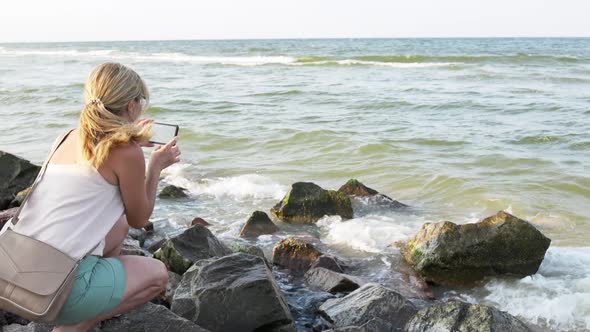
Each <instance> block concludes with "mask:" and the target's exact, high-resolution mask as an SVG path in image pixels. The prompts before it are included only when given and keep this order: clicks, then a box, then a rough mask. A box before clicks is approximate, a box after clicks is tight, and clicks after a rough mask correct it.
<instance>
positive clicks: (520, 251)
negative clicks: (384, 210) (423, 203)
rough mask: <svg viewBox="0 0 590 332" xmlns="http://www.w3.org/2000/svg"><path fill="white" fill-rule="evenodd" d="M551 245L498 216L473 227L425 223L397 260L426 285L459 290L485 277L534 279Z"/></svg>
mask: <svg viewBox="0 0 590 332" xmlns="http://www.w3.org/2000/svg"><path fill="white" fill-rule="evenodd" d="M550 243H551V240H550V239H549V238H547V237H545V236H544V235H543V234H542V233H541V232H539V231H538V230H537V229H536V228H535V227H534V226H533V225H531V224H530V223H528V222H526V221H524V220H522V219H519V218H517V217H515V216H513V215H511V214H509V213H506V212H504V211H500V212H498V213H497V214H496V215H494V216H491V217H488V218H485V219H483V220H482V221H480V222H478V223H474V224H465V225H456V224H454V223H452V222H449V221H445V222H439V223H427V224H424V225H423V226H422V228H421V229H420V231H419V232H418V234H416V236H414V238H412V239H411V240H410V241H408V243H407V244H406V246H405V247H404V248H403V249H402V255H403V257H404V259H405V260H406V261H407V262H408V263H409V264H410V265H411V266H412V267H413V268H414V269H415V270H416V272H417V273H418V274H419V275H421V276H422V277H423V278H424V279H425V280H427V281H429V282H434V283H438V284H446V285H461V284H471V283H473V282H475V281H478V280H480V279H482V278H484V277H485V276H493V275H499V274H508V275H514V276H517V277H524V276H528V275H531V274H534V273H536V272H537V270H538V269H539V265H540V264H541V262H542V261H543V258H544V256H545V252H546V251H547V248H549V244H550Z"/></svg>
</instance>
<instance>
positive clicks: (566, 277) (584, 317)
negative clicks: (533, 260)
mask: <svg viewBox="0 0 590 332" xmlns="http://www.w3.org/2000/svg"><path fill="white" fill-rule="evenodd" d="M485 289H486V290H488V291H489V292H490V294H489V295H488V296H486V297H485V298H484V301H486V302H489V304H492V305H494V306H495V307H497V308H499V309H501V310H504V311H508V312H509V313H511V314H513V315H517V316H521V317H524V318H525V319H527V320H529V321H531V322H533V323H536V324H539V325H547V326H549V327H550V328H552V329H556V330H590V247H587V248H569V247H551V248H549V250H548V251H547V253H546V255H545V260H544V261H543V263H542V264H541V267H540V268H539V271H538V272H537V274H535V275H533V276H530V277H526V278H523V279H520V280H514V281H506V280H494V281H490V282H489V283H488V284H486V286H485Z"/></svg>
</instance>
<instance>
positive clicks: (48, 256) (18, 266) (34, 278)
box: [0, 130, 98, 322]
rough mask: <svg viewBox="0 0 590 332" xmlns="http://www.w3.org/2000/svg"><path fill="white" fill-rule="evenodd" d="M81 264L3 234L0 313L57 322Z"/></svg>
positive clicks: (49, 248) (0, 238)
mask: <svg viewBox="0 0 590 332" xmlns="http://www.w3.org/2000/svg"><path fill="white" fill-rule="evenodd" d="M70 132H71V130H70V131H69V132H67V133H65V134H63V135H62V136H60V137H59V138H58V139H57V140H56V141H55V143H54V144H53V147H52V148H51V151H50V153H49V157H47V160H45V163H44V164H43V167H42V168H41V170H40V171H39V175H38V176H37V178H36V179H35V182H34V183H33V186H32V187H31V190H30V191H29V193H28V195H27V196H26V198H25V199H24V200H23V202H22V204H21V206H20V208H19V209H18V210H17V212H16V214H15V215H14V217H12V219H11V220H9V221H8V222H12V225H16V224H17V223H18V216H19V214H20V212H21V209H22V208H23V206H24V205H25V202H26V201H27V199H28V198H29V196H30V195H31V194H32V193H33V191H34V190H35V187H36V186H37V184H38V183H39V181H40V180H41V178H42V177H43V174H44V173H45V169H46V168H47V164H48V163H49V160H50V159H51V157H52V156H53V154H54V153H55V151H56V150H57V148H58V147H59V146H60V145H61V143H62V142H63V141H64V140H65V138H66V137H67V135H68V134H69V133H70ZM97 246H98V244H97V245H96V246H95V247H94V248H93V249H92V250H90V252H92V251H93V250H94V249H95V248H96V247H97ZM80 260H81V259H80ZM80 260H76V259H74V258H72V257H70V256H68V255H66V254H65V253H63V252H61V251H59V250H58V249H56V248H54V247H52V246H50V245H48V244H46V243H44V242H41V241H38V240H36V239H34V238H32V237H28V236H25V235H22V234H19V233H17V232H14V231H12V230H11V229H10V228H8V229H7V230H6V231H5V232H4V233H2V234H0V309H1V310H5V311H8V312H12V313H14V314H16V315H19V316H21V317H23V318H26V319H28V320H32V321H38V322H51V321H53V320H55V319H56V318H57V316H58V314H59V312H60V310H61V308H62V306H63V304H64V302H65V301H66V299H67V297H68V295H69V293H70V289H71V288H72V285H73V282H74V278H75V276H76V271H77V269H78V265H79V264H80Z"/></svg>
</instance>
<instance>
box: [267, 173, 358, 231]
mask: <svg viewBox="0 0 590 332" xmlns="http://www.w3.org/2000/svg"><path fill="white" fill-rule="evenodd" d="M270 211H271V213H272V214H273V215H275V216H276V217H277V218H279V219H280V220H282V221H285V222H289V223H301V224H311V223H315V222H316V221H318V220H319V219H320V218H322V217H323V216H325V215H339V216H340V217H342V218H343V219H350V218H352V204H351V202H350V198H348V197H347V196H346V195H344V194H342V193H339V192H337V191H335V190H325V189H322V188H321V187H320V186H318V185H316V184H314V183H311V182H296V183H294V184H293V185H292V186H291V190H290V191H289V193H287V195H286V196H285V197H284V198H283V200H282V201H280V202H279V203H278V204H277V205H276V206H274V207H273V208H272V209H271V210H270Z"/></svg>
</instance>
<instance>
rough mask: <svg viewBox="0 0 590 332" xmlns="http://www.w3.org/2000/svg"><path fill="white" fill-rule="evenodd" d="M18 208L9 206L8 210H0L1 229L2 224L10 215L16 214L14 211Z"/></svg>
mask: <svg viewBox="0 0 590 332" xmlns="http://www.w3.org/2000/svg"><path fill="white" fill-rule="evenodd" d="M17 210H18V208H16V207H15V208H11V209H8V210H4V211H1V212H0V229H2V227H4V224H5V223H6V222H7V221H8V220H10V218H12V216H14V215H15V214H16V211H17Z"/></svg>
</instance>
